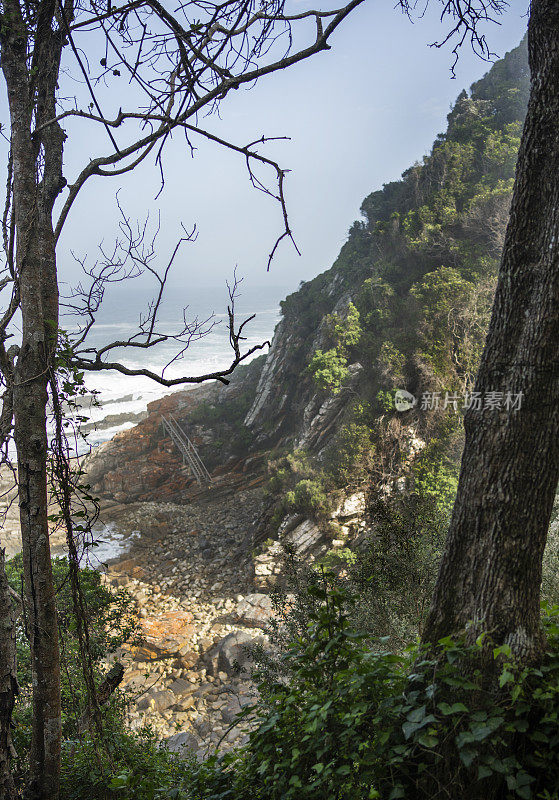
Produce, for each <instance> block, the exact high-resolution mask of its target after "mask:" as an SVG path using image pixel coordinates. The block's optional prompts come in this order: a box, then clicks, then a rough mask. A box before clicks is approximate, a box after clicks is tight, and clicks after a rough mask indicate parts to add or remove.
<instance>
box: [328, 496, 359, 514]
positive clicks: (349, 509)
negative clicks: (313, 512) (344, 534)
mask: <svg viewBox="0 0 559 800" xmlns="http://www.w3.org/2000/svg"><path fill="white" fill-rule="evenodd" d="M364 511H365V493H364V492H355V494H352V495H350V496H349V497H346V498H345V499H344V500H343V501H342V502H341V503H340V505H339V506H338V508H337V509H336V510H335V511H334V513H333V514H332V516H333V517H334V518H335V519H350V518H352V517H358V516H360V515H361V514H362V513H363V512H364Z"/></svg>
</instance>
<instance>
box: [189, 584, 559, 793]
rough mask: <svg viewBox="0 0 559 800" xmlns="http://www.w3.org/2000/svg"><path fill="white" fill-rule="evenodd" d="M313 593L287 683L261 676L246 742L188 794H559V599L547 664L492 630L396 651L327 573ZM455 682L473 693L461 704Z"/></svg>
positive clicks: (197, 773)
mask: <svg viewBox="0 0 559 800" xmlns="http://www.w3.org/2000/svg"><path fill="white" fill-rule="evenodd" d="M308 592H309V595H310V598H311V600H312V601H313V610H312V611H310V613H309V615H308V624H307V628H306V631H305V632H304V635H300V636H298V637H296V638H295V639H293V640H292V641H291V643H290V646H289V648H288V649H287V650H286V651H285V652H284V653H283V656H282V658H283V667H284V669H285V670H287V671H288V674H289V680H282V679H276V680H274V679H273V678H271V677H268V678H267V679H266V680H264V681H263V682H262V683H261V685H260V691H261V697H262V699H261V701H260V702H259V704H258V705H257V707H256V708H255V709H253V710H254V711H255V713H256V714H257V717H258V725H257V727H256V729H254V730H253V731H252V732H251V734H250V740H249V743H248V745H247V746H246V747H245V748H243V749H242V750H240V751H239V752H237V753H234V754H232V755H228V756H225V757H224V758H223V759H222V761H221V762H217V761H216V760H215V759H213V760H210V761H209V762H206V763H205V764H203V765H201V766H200V767H199V768H197V769H196V768H194V767H193V772H192V775H191V778H190V781H191V784H190V786H189V788H188V789H187V793H186V797H187V798H189V799H191V800H194V798H196V800H204V799H206V800H210V798H211V799H212V800H218V798H222V799H223V800H225V798H228V799H229V800H249V798H251V799H252V798H254V799H255V800H280V798H281V799H282V800H283V798H285V799H286V800H289V798H292V799H293V800H295V798H303V797H304V798H309V800H322V798H325V797H328V798H337V800H365V799H366V798H383V799H385V800H397V798H407V797H414V798H426V799H427V798H431V797H433V796H434V793H435V792H436V791H437V786H438V782H439V781H444V785H446V786H448V785H449V784H450V785H452V786H453V787H454V788H455V789H456V791H457V792H462V793H463V794H461V795H460V796H464V797H466V796H474V794H473V793H475V796H476V797H481V796H483V787H484V785H486V786H487V785H490V784H495V783H496V784H497V786H498V787H499V788H500V791H501V794H500V795H499V796H502V797H503V800H515V799H516V798H524V799H525V800H530V798H538V799H539V800H550V798H554V797H556V796H557V795H556V792H555V790H554V787H557V786H558V785H559V767H558V765H559V758H558V756H559V739H558V737H557V722H558V720H559V608H558V607H553V608H544V609H543V616H542V621H543V624H544V627H545V630H546V633H547V637H548V642H549V652H548V655H547V657H546V659H545V661H544V663H543V664H542V665H540V667H539V668H538V669H535V668H530V667H522V668H521V667H519V666H518V665H517V664H516V663H515V662H514V661H513V660H512V658H511V655H510V649H509V648H507V646H506V645H505V646H501V647H497V648H490V647H489V648H488V638H487V636H483V635H482V636H480V637H479V638H478V639H477V641H476V642H475V643H473V644H466V643H465V641H463V640H459V639H451V638H450V637H448V638H446V639H443V640H441V641H440V642H439V644H438V649H437V651H436V652H434V653H429V654H428V653H425V652H422V650H421V649H419V648H418V647H417V646H415V645H412V646H410V647H407V648H406V649H405V650H402V651H400V652H396V653H395V652H391V651H390V650H389V649H387V644H388V642H387V641H386V640H383V639H380V640H376V641H372V640H371V638H370V636H369V635H368V634H367V633H366V632H359V631H356V630H355V629H354V628H353V627H352V626H351V624H350V609H351V606H352V604H353V602H354V600H353V599H352V598H351V596H350V595H349V594H348V593H347V591H344V590H343V589H341V588H339V586H338V585H337V581H336V579H335V577H334V576H330V575H328V574H326V573H324V574H323V575H322V576H320V577H319V576H317V578H316V580H315V583H314V584H312V585H311V586H310V587H309V590H308ZM485 658H490V659H491V660H493V661H495V662H496V664H497V665H498V670H499V676H500V677H499V685H500V691H499V692H498V693H495V692H491V691H489V690H487V688H486V687H485V686H484V671H483V659H485ZM465 662H468V663H470V664H471V665H472V669H471V670H470V671H469V673H468V674H465V673H464V670H463V666H462V665H463V664H464V663H465ZM456 686H460V687H461V689H462V691H463V695H464V699H465V700H466V702H460V703H453V704H450V703H448V702H447V699H446V698H447V696H448V691H449V689H450V690H454V689H455V688H456ZM440 746H443V747H445V748H448V749H449V750H450V751H451V752H452V753H453V754H454V756H455V758H454V769H453V774H451V775H449V774H445V775H439V774H438V773H437V764H438V758H439V756H438V755H437V754H438V752H439V749H438V748H440Z"/></svg>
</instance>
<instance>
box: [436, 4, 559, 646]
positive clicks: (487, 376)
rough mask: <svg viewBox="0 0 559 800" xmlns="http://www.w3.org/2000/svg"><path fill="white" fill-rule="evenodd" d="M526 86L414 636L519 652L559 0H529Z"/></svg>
mask: <svg viewBox="0 0 559 800" xmlns="http://www.w3.org/2000/svg"><path fill="white" fill-rule="evenodd" d="M528 42H529V58H530V69H531V75H532V84H531V95H530V102H529V106H528V115H527V117H526V122H525V128H524V133H523V137H522V144H521V147H520V153H519V159H518V165H517V174H516V182H515V188H514V195H513V201H512V208H511V217H510V221H509V225H508V229H507V234H506V240H505V245H504V250H503V256H502V262H501V269H500V274H499V281H498V285H497V292H496V297H495V303H494V307H493V314H492V319H491V324H490V328H489V333H488V336H487V341H486V344H485V350H484V353H483V356H482V360H481V366H480V369H479V373H478V377H477V381H476V386H475V391H478V392H482V393H484V394H485V393H487V392H491V391H501V392H504V393H506V392H508V391H510V392H513V393H518V392H522V398H521V406H520V408H518V410H512V409H511V410H509V411H507V410H505V409H503V410H487V409H485V410H483V411H476V410H473V409H470V410H468V411H467V412H466V416H465V430H466V443H465V448H464V454H463V457H462V467H461V473H460V480H459V484H458V493H457V497H456V502H455V506H454V511H453V515H452V521H451V525H450V531H449V534H448V539H447V543H446V548H445V552H444V555H443V559H442V563H441V567H440V571H439V576H438V579H437V584H436V587H435V592H434V597H433V601H432V604H431V609H430V612H429V615H428V619H427V622H426V625H425V630H424V634H423V639H424V641H425V642H431V643H434V642H436V641H437V640H438V639H439V638H441V637H443V636H445V635H448V634H451V633H456V632H457V631H460V630H464V628H465V627H466V625H467V623H468V622H473V623H474V624H473V625H472V627H471V628H470V634H469V635H470V637H472V638H475V636H477V635H478V633H479V632H480V631H481V630H485V631H488V632H490V634H491V638H492V640H493V641H494V642H497V643H499V644H501V643H507V644H509V645H510V646H511V648H512V650H513V653H514V654H515V655H516V656H517V657H518V658H520V659H522V660H524V661H526V662H530V661H534V660H537V659H538V658H539V657H540V655H541V654H542V651H543V648H544V646H545V642H544V636H543V633H542V628H541V624H540V610H539V597H540V583H541V574H542V557H543V552H544V547H545V542H546V537H547V531H548V527H549V522H550V517H551V511H552V507H553V501H554V497H555V492H556V489H557V482H558V479H559V4H558V3H557V2H556V1H555V0H533V2H532V10H531V17H530V23H529V37H528Z"/></svg>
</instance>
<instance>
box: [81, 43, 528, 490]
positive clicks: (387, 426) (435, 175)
mask: <svg viewBox="0 0 559 800" xmlns="http://www.w3.org/2000/svg"><path fill="white" fill-rule="evenodd" d="M528 91H529V75H528V65H527V53H526V42H523V43H521V45H520V46H519V47H518V48H516V49H515V50H514V51H512V52H511V53H509V54H508V55H507V56H506V57H505V58H504V59H503V60H502V61H500V62H497V63H496V64H495V65H494V66H493V67H492V69H491V70H490V71H489V73H488V74H487V75H486V76H485V77H484V78H483V79H482V80H480V81H478V82H477V83H476V84H474V85H473V86H472V88H471V90H470V93H467V92H462V93H461V95H460V96H459V97H458V99H457V101H456V104H455V106H454V108H453V109H452V111H451V113H450V114H449V116H448V126H447V130H446V132H445V133H444V134H440V135H439V136H438V137H437V140H436V141H435V143H434V145H433V148H432V151H431V153H430V154H429V155H427V156H425V158H424V159H423V162H422V163H420V164H415V165H414V166H413V167H411V168H410V169H408V170H407V171H406V172H405V173H404V174H403V176H402V179H401V180H399V181H395V182H393V183H390V184H387V185H386V186H384V187H383V188H382V189H381V190H380V191H375V192H373V193H372V194H371V195H369V196H368V197H367V198H366V199H365V200H364V202H363V204H362V209H361V210H362V214H363V219H362V220H361V221H358V222H356V223H355V224H354V225H353V226H352V228H351V229H350V231H349V234H348V238H347V241H346V243H345V244H344V246H343V248H342V250H341V252H340V254H339V256H338V258H337V259H336V262H335V263H334V265H333V266H332V267H331V268H330V269H329V270H328V271H326V272H324V273H323V274H321V275H319V276H317V277H316V278H314V279H313V280H311V281H309V282H307V283H303V284H302V285H301V286H300V288H299V290H298V291H296V292H294V293H293V294H292V295H290V296H288V297H287V298H286V299H285V300H284V301H283V303H282V304H281V305H282V319H281V321H280V322H279V324H278V326H277V328H276V331H275V334H274V337H273V341H272V345H271V348H270V351H269V353H268V354H267V356H266V357H261V358H259V359H257V360H256V361H254V362H252V363H251V364H250V365H248V366H246V367H243V368H241V369H239V370H238V372H237V373H236V374H235V376H234V378H233V380H232V383H231V385H230V386H229V387H222V386H219V385H212V386H207V387H200V388H198V389H195V390H191V391H185V392H178V393H176V394H173V395H171V396H169V397H167V398H164V399H163V400H161V401H159V402H157V403H153V404H151V405H150V406H149V408H148V412H149V413H148V416H147V419H145V420H144V421H143V422H141V423H140V424H139V425H138V426H136V428H134V429H132V430H131V431H127V432H125V433H122V434H119V435H118V436H116V437H115V438H114V439H113V441H112V442H110V443H108V444H107V445H105V446H104V447H103V448H101V449H100V451H99V452H98V454H97V455H96V456H95V457H93V458H92V459H91V462H90V476H91V479H92V484H93V488H94V490H95V491H98V492H100V493H101V494H104V495H110V496H112V497H114V498H115V499H117V500H131V499H157V498H160V497H164V498H174V499H185V497H187V496H189V493H190V494H192V490H193V488H194V487H193V484H192V481H191V479H190V477H189V475H188V474H187V473H186V472H185V471H184V470H182V464H181V459H180V456H179V454H178V453H177V452H176V451H175V449H174V447H173V445H172V443H171V442H170V441H169V439H167V438H166V437H165V435H164V433H163V431H162V429H161V424H160V423H161V414H162V413H163V414H165V413H167V412H171V413H173V414H174V416H175V417H176V418H177V419H178V421H179V422H180V424H181V425H182V427H183V429H184V430H185V431H186V433H187V434H188V435H189V437H190V438H191V439H192V440H193V441H194V442H195V444H196V445H197V446H198V448H199V450H200V454H201V456H202V458H203V460H204V461H205V463H206V465H207V466H208V468H209V469H210V471H211V472H213V473H214V474H215V475H216V476H217V477H219V476H221V479H223V480H225V476H227V475H229V476H231V475H237V476H239V475H243V476H245V477H246V476H249V475H259V474H261V473H263V471H264V467H265V464H266V461H267V459H268V456H269V453H270V451H271V450H272V449H273V448H275V447H276V446H277V445H281V448H282V452H286V451H288V450H289V449H291V451H302V452H304V453H306V454H308V456H309V457H310V458H311V459H314V460H315V462H316V463H317V464H318V465H319V468H320V470H322V472H323V474H322V477H321V478H320V480H321V481H322V484H323V486H324V487H326V491H330V489H331V488H332V487H334V488H338V487H341V486H342V485H343V484H344V483H345V484H348V483H349V482H351V481H352V480H353V482H354V483H353V487H354V488H357V487H358V485H359V484H360V483H363V482H364V481H365V480H368V478H367V474H368V473H367V472H366V470H367V469H369V467H370V465H369V466H367V465H368V464H369V461H370V458H369V456H370V453H371V452H373V450H374V451H375V452H376V458H377V460H378V461H379V462H380V466H379V467H378V470H377V471H378V472H379V474H380V473H382V474H385V473H386V469H385V466H383V465H384V464H385V463H386V461H387V460H392V461H394V462H396V461H398V459H399V461H400V463H401V464H403V463H407V455H406V454H405V453H400V455H398V452H397V451H398V448H399V447H400V445H399V444H398V443H397V442H396V440H397V439H398V437H399V438H400V440H401V441H404V440H406V441H407V439H409V438H410V436H411V437H412V438H414V437H415V436H416V433H418V434H419V436H420V438H421V439H422V440H423V441H428V440H429V439H433V440H435V439H437V441H439V443H440V442H442V443H443V444H444V446H445V447H447V453H446V454H445V455H444V458H446V459H447V460H449V461H452V462H453V463H454V462H455V461H456V458H457V456H458V455H459V450H460V444H459V441H458V440H457V439H456V437H454V438H452V436H453V435H454V434H452V435H451V433H452V431H451V433H449V431H450V430H451V429H452V430H455V428H456V426H454V427H453V426H452V425H449V421H448V414H447V415H446V417H445V419H443V416H442V415H441V414H440V413H439V410H437V409H435V408H433V409H425V408H421V407H420V406H421V404H419V403H418V405H417V406H416V408H415V409H413V410H412V411H410V412H407V415H406V416H405V418H404V417H403V416H402V415H399V414H398V413H397V412H396V410H395V408H394V391H395V390H396V389H398V388H406V389H407V390H409V391H410V392H412V393H413V394H414V395H415V396H416V397H421V395H422V394H424V393H433V392H435V393H436V392H438V393H442V396H443V397H444V393H445V391H454V392H456V391H464V390H465V389H466V388H467V387H468V386H470V385H471V381H472V378H473V376H474V375H475V370H476V368H477V363H478V360H479V356H480V353H481V348H482V346H483V339H484V334H485V330H486V325H487V322H488V315H489V310H490V306H491V300H492V294H493V290H494V286H495V281H496V273H497V268H498V261H499V256H500V251H501V247H502V243H503V238H504V231H505V228H506V223H507V219H508V212H509V206H510V197H511V191H512V185H513V178H514V167H515V162H516V154H517V150H518V145H519V141H520V135H521V129H522V122H523V118H524V114H525V108H526V103H527V97H528ZM381 428H382V431H381V430H380V429H381ZM404 428H405V429H406V430H404ZM398 431H399V433H398ZM406 437H407V438H406ZM395 442H396V444H395ZM457 442H458V443H457ZM447 445H448V446H447ZM443 450H444V447H442V446H441V447H440V448H439V453H438V456H437V457H438V458H439V460H440V459H442V458H443V456H442V455H441V453H442V452H443ZM440 463H443V462H442V461H441V462H440ZM356 464H357V467H358V469H357V472H358V471H359V469H360V470H361V473H360V476H361V477H360V478H355V475H356V474H357V472H356V469H355V465H356ZM309 469H310V472H309V475H310V477H312V478H313V479H314V478H315V477H316V475H311V473H312V472H313V470H314V472H316V468H315V467H312V468H309ZM437 469H439V467H438V466H437ZM445 469H446V467H445ZM388 472H390V470H388ZM294 474H295V475H296V477H297V479H298V480H299V481H300V482H302V483H305V480H306V477H307V476H306V475H304V474H302V473H301V471H300V470H299V467H297V468H295V469H294ZM301 478H304V480H303V481H301ZM307 483H308V481H307ZM289 488H295V489H296V487H293V486H289V485H287V486H286V485H283V487H282V489H283V490H286V489H289ZM307 489H308V487H307ZM305 491H306V489H305ZM299 495H300V496H301V497H302V496H303V495H304V491H303V489H300V491H299Z"/></svg>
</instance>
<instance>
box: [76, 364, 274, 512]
mask: <svg viewBox="0 0 559 800" xmlns="http://www.w3.org/2000/svg"><path fill="white" fill-rule="evenodd" d="M261 367H262V360H258V359H257V360H256V361H255V362H253V363H251V364H249V365H247V366H246V367H243V368H241V369H240V371H239V373H238V374H236V375H234V376H233V378H232V380H231V383H230V384H229V385H228V386H223V385H222V384H220V383H217V382H213V383H210V384H205V385H202V386H199V387H197V388H195V389H188V390H184V391H178V392H174V393H173V394H170V395H167V396H166V397H163V398H161V399H160V400H156V401H154V402H153V403H150V404H149V405H148V407H147V414H146V417H145V419H143V420H142V421H141V422H140V423H139V424H138V425H136V426H135V427H134V428H131V429H129V430H126V431H123V432H122V433H119V434H117V435H116V436H115V437H114V438H113V439H112V440H111V441H109V442H107V443H105V444H103V445H101V447H99V448H98V449H97V450H95V451H94V452H93V454H92V455H91V456H89V457H88V458H87V459H86V461H85V468H86V470H87V473H88V477H89V481H90V483H91V487H92V490H93V492H94V493H95V494H96V495H98V496H100V497H102V498H109V499H112V500H115V501H117V502H119V503H131V502H137V501H150V500H160V501H166V500H173V501H184V500H185V499H188V498H190V497H191V496H196V495H197V492H198V487H197V484H196V482H195V480H194V478H193V477H192V475H191V474H190V472H189V470H188V468H187V467H184V466H183V462H182V456H181V454H180V452H179V451H178V450H177V449H176V448H175V446H174V444H173V442H172V441H171V439H170V438H169V437H168V435H167V434H166V433H165V430H164V428H163V426H162V416H163V415H165V416H168V415H169V414H172V415H173V417H174V418H175V419H176V420H177V422H178V423H179V425H180V426H181V427H182V429H183V430H184V431H185V432H186V433H187V435H188V436H189V438H190V439H191V441H192V442H193V443H194V444H195V445H196V447H197V448H198V450H199V452H200V454H201V456H202V459H203V461H204V463H205V465H206V466H207V467H208V469H209V470H210V471H211V472H212V474H213V476H214V478H215V483H216V486H217V487H219V486H221V485H222V484H223V483H227V482H228V481H229V482H231V479H232V482H233V483H235V481H236V478H238V477H239V476H241V477H242V476H245V477H246V476H247V475H254V474H258V473H261V472H263V470H264V468H265V461H264V456H263V454H262V453H258V452H257V448H256V447H253V443H252V442H251V437H250V433H249V431H248V429H246V430H245V431H243V430H242V429H241V428H240V427H239V422H238V420H237V419H236V418H235V416H234V413H233V412H232V411H231V409H235V408H236V406H240V407H241V409H242V404H243V402H247V407H248V405H249V404H250V402H251V401H252V398H253V396H254V392H255V387H256V383H257V381H258V376H259V374H260V370H261ZM246 397H248V401H247V400H246ZM242 413H243V414H244V411H243V412H242ZM243 433H246V436H243V435H242V434H243ZM241 482H242V481H241Z"/></svg>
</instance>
